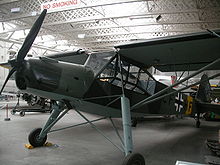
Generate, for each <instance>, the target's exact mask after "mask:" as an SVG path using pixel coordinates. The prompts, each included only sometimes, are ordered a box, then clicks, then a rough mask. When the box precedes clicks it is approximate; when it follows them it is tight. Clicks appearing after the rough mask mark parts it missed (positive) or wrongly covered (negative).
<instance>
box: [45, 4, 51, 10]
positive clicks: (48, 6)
mask: <svg viewBox="0 0 220 165" xmlns="http://www.w3.org/2000/svg"><path fill="white" fill-rule="evenodd" d="M50 7H51V6H50V4H46V5H43V9H49V8H50Z"/></svg>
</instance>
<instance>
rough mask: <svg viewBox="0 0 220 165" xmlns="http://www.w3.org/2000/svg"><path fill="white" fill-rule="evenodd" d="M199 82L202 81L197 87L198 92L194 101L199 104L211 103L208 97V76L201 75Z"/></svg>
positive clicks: (209, 89) (209, 88) (209, 87)
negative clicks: (199, 102)
mask: <svg viewBox="0 0 220 165" xmlns="http://www.w3.org/2000/svg"><path fill="white" fill-rule="evenodd" d="M200 81H203V82H201V83H200V85H199V89H198V92H197V94H196V99H197V100H198V101H201V102H208V103H210V102H211V97H210V91H211V86H210V83H209V80H208V76H207V75H206V74H203V75H202V78H201V80H200Z"/></svg>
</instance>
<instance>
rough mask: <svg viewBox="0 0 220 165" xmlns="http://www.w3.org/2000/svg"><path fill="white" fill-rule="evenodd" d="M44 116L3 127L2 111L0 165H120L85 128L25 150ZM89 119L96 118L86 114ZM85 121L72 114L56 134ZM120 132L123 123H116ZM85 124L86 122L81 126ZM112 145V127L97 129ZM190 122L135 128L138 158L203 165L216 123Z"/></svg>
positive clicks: (151, 122)
mask: <svg viewBox="0 0 220 165" xmlns="http://www.w3.org/2000/svg"><path fill="white" fill-rule="evenodd" d="M48 116H49V114H47V113H27V114H26V115H25V116H24V117H20V116H19V115H18V114H16V115H14V116H12V115H10V118H11V121H4V118H5V110H0V165H18V164H19V165H20V164H22V165H23V164H24V165H29V164H31V165H33V164H34V165H45V164H47V165H54V164H57V165H60V164H65V165H97V164H102V165H121V163H122V161H123V154H122V153H121V152H120V151H118V150H117V149H116V148H115V147H114V146H113V145H111V144H110V143H109V142H108V141H107V140H105V139H104V138H103V137H102V136H101V135H100V134H98V133H97V132H96V131H95V130H94V129H92V128H91V127H90V126H89V125H84V126H80V127H76V128H71V129H67V130H63V131H60V132H54V133H51V134H49V135H48V141H49V142H52V143H53V144H55V145H54V146H52V147H40V148H35V149H31V150H30V149H26V148H25V147H24V145H25V144H26V143H28V140H27V137H28V134H29V132H30V131H31V130H32V129H33V128H36V127H42V125H43V124H44V123H45V121H46V119H47V118H48ZM86 116H87V117H88V118H89V119H95V118H97V116H93V115H89V114H86ZM82 121H83V120H82V119H81V118H80V117H79V116H78V115H77V114H76V113H75V112H74V111H70V112H69V113H68V114H67V115H66V116H65V117H64V118H63V119H62V120H61V121H60V122H58V123H57V124H56V126H55V128H60V127H62V126H68V125H71V124H77V123H79V122H82ZM114 121H115V123H116V124H117V126H118V128H119V130H120V131H122V126H121V120H120V119H115V120H114ZM83 122H84V121H83ZM96 125H97V127H98V128H100V129H101V130H103V132H104V133H106V134H107V135H108V136H109V137H110V138H111V139H113V141H115V142H119V141H118V139H117V137H116V135H115V133H114V131H113V128H112V126H111V125H110V122H109V121H108V120H102V121H99V122H97V123H96ZM194 125H195V121H194V119H190V118H184V119H174V120H171V119H147V120H146V121H143V122H141V123H139V124H138V126H137V128H133V139H134V151H136V152H139V153H141V154H142V155H143V156H144V157H145V160H146V164H147V165H174V164H175V162H176V161H177V160H182V161H189V162H195V163H205V162H204V155H210V154H211V153H210V152H209V151H208V149H207V148H206V147H205V144H204V141H205V140H206V139H207V138H215V139H216V138H217V137H218V129H219V128H220V122H207V121H202V125H201V128H200V129H198V128H195V126H194Z"/></svg>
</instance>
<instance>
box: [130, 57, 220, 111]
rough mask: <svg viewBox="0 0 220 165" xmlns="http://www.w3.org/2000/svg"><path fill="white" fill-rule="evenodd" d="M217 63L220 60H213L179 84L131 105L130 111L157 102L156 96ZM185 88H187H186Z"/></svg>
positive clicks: (181, 81)
mask: <svg viewBox="0 0 220 165" xmlns="http://www.w3.org/2000/svg"><path fill="white" fill-rule="evenodd" d="M218 63H220V58H219V59H217V60H215V61H214V62H212V63H210V64H208V65H206V66H205V67H203V68H201V69H199V70H198V71H197V72H195V73H193V74H191V75H189V76H187V77H185V78H184V79H182V80H180V81H179V82H177V83H175V84H173V85H171V86H169V87H167V88H164V89H163V90H161V91H159V92H157V93H156V94H154V95H152V96H150V97H148V98H146V99H144V100H142V101H140V102H139V103H137V104H135V105H133V106H132V107H131V110H134V109H137V108H139V107H141V106H143V105H145V104H149V101H150V102H152V101H151V100H154V101H155V100H158V99H157V98H158V96H160V95H161V94H163V93H165V92H166V91H168V90H170V89H171V88H173V87H175V86H177V85H179V84H181V83H183V82H184V81H186V80H188V79H190V78H192V77H194V76H196V75H198V74H199V73H201V72H203V71H204V70H207V69H209V68H210V67H211V66H213V65H216V64H218ZM218 76H219V75H218V74H217V76H216V77H218ZM187 88H188V87H187ZM187 88H186V89H187ZM169 95H170V94H169ZM156 97H157V98H156ZM155 98H156V99H155Z"/></svg>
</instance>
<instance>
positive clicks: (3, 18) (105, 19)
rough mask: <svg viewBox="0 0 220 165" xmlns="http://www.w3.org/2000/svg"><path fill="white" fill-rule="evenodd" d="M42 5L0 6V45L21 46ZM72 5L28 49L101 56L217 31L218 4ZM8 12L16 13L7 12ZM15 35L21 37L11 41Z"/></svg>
mask: <svg viewBox="0 0 220 165" xmlns="http://www.w3.org/2000/svg"><path fill="white" fill-rule="evenodd" d="M48 1H49V0H10V1H8V0H7V1H5V0H2V1H1V2H0V40H1V41H4V42H9V43H14V44H21V43H22V42H23V40H24V38H25V35H26V33H27V32H26V31H27V29H30V27H31V26H32V24H33V22H34V21H35V19H36V18H37V16H38V15H39V13H40V12H41V11H40V5H41V3H44V2H48ZM78 1H79V2H80V5H79V6H77V7H76V8H74V9H71V10H63V11H59V12H53V13H48V14H47V16H46V19H45V21H44V24H43V26H42V29H41V31H40V33H39V35H38V39H37V41H36V42H35V44H34V47H36V48H38V49H44V50H45V49H46V50H48V53H49V52H57V51H68V50H75V49H76V50H77V49H80V48H81V49H85V50H89V51H104V50H112V49H113V47H114V46H115V45H119V44H125V43H128V42H131V41H136V40H143V39H149V38H155V37H164V36H171V35H178V34H185V33H192V32H199V31H204V30H206V29H211V30H215V29H220V1H219V0H110V1H105V0H78ZM14 8H19V9H20V10H19V12H16V13H13V12H11V9H14ZM19 31H23V34H24V35H23V36H20V37H19V38H18V39H16V34H17V33H18V32H19ZM80 34H83V35H84V37H79V35H80ZM46 36H50V37H48V38H47V39H45V38H46ZM64 40H65V42H63V44H62V43H61V42H59V41H64ZM64 46H65V48H63V47H64ZM10 48H11V47H10Z"/></svg>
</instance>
